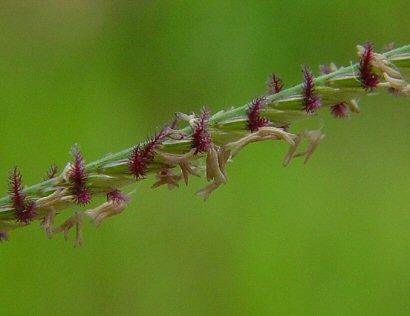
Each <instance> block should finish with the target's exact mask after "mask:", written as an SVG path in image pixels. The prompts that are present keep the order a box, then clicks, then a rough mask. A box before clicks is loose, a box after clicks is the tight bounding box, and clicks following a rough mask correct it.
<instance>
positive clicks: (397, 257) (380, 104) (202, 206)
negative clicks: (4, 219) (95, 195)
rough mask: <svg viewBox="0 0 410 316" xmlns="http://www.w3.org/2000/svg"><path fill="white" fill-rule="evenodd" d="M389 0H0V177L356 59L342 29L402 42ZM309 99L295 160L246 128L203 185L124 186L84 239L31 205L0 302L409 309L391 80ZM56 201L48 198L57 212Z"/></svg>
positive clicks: (8, 249)
mask: <svg viewBox="0 0 410 316" xmlns="http://www.w3.org/2000/svg"><path fill="white" fill-rule="evenodd" d="M409 19H410V11H409V10H408V3H407V1H398V0H390V1H387V2H378V3H377V4H376V3H375V2H374V1H372V0H363V1H360V2H358V1H351V0H350V1H349V0H347V1H327V2H324V1H319V0H317V1H286V2H284V1H220V0H218V1H213V0H209V1H178V0H174V1H155V0H149V1H1V2H0V34H1V35H0V109H1V111H0V162H1V163H0V175H1V176H2V178H3V181H1V183H0V189H1V192H4V193H6V191H7V175H8V172H9V171H10V170H11V169H12V167H13V166H14V165H18V166H19V168H20V169H21V170H22V172H23V174H24V181H25V183H27V184H34V183H36V182H37V181H39V180H40V179H41V178H42V177H43V176H44V173H45V172H46V170H47V169H48V167H49V166H50V164H52V163H57V164H59V165H60V166H64V164H65V163H66V162H67V161H68V160H69V159H70V155H69V150H70V147H71V146H72V145H73V144H74V143H79V144H80V145H81V148H82V151H83V154H84V156H85V157H86V159H87V160H88V161H92V160H94V159H97V158H99V157H101V156H103V155H105V154H107V153H108V152H115V151H118V150H121V149H124V148H126V147H129V146H131V145H133V144H134V143H136V142H137V141H140V140H142V139H144V138H145V137H146V136H148V135H150V134H151V133H152V132H153V131H154V130H155V128H156V127H158V126H161V125H162V124H163V123H164V122H167V121H168V120H169V118H170V117H172V115H173V113H174V112H175V111H195V110H198V109H199V108H200V107H202V106H203V105H208V106H209V108H210V109H211V110H213V111H216V110H219V109H223V108H227V107H229V106H232V105H242V104H244V103H245V102H247V101H248V100H250V99H251V98H253V97H255V96H257V95H260V94H261V93H263V92H264V89H265V80H266V77H267V75H268V74H269V73H270V72H271V71H275V72H277V73H279V74H280V75H281V76H282V78H283V79H284V81H285V84H286V85H287V86H291V85H293V84H296V83H298V82H299V81H300V78H301V73H300V65H301V64H307V65H310V66H311V67H312V68H314V69H317V68H316V66H317V65H318V64H320V63H327V62H331V61H334V62H336V63H337V64H340V65H343V64H344V65H348V64H350V62H351V61H354V60H356V51H355V45H356V44H358V43H364V42H365V41H366V40H371V41H372V42H373V43H374V45H375V46H376V47H378V48H382V47H383V46H384V45H385V44H388V43H390V42H392V41H394V42H396V44H397V46H400V45H404V44H408V43H409V40H410V38H409V36H408V35H409V34H410V24H409V23H408V21H409ZM361 106H362V113H361V114H359V115H355V116H354V117H353V118H352V119H351V120H348V121H337V120H334V119H333V118H331V117H330V116H328V115H325V116H324V119H325V121H326V124H325V127H324V132H325V133H326V134H327V138H326V139H325V141H324V143H323V144H322V145H321V147H320V148H319V150H318V151H317V152H316V153H315V155H314V156H313V158H312V160H311V161H310V162H309V164H307V165H303V163H302V161H299V160H295V161H293V162H292V164H291V165H290V166H289V167H287V168H283V167H282V166H281V161H282V157H283V155H284V154H285V152H286V150H287V146H286V145H284V144H280V143H279V142H278V143H275V144H272V143H266V144H262V143H261V144H254V145H252V146H249V147H248V148H246V150H244V151H243V152H242V153H241V155H239V156H238V157H237V159H235V162H234V163H233V164H231V165H230V166H229V167H228V172H229V177H230V183H229V185H227V186H224V187H222V188H220V189H219V190H218V191H216V192H215V194H214V195H213V196H211V198H210V199H209V200H208V201H207V202H206V203H204V202H203V201H202V200H201V199H200V198H198V197H196V196H195V195H194V193H195V191H196V190H197V189H199V188H200V187H202V186H203V183H202V182H201V181H200V180H196V179H193V181H191V185H190V186H189V187H181V188H180V189H178V190H175V191H173V192H169V191H167V190H166V188H160V189H157V190H152V189H150V185H151V183H152V179H148V180H147V181H143V182H142V183H141V184H138V185H135V186H131V187H129V188H128V190H133V189H136V190H137V192H136V193H135V194H134V196H133V201H132V203H131V205H130V206H129V208H128V209H127V210H126V212H124V213H123V214H122V215H121V216H118V217H115V218H112V219H111V220H109V221H106V222H104V223H103V225H102V226H101V227H99V228H98V229H96V228H95V227H94V226H93V225H91V224H89V223H87V224H86V225H85V230H84V235H85V243H84V246H83V247H81V248H78V249H75V248H73V246H72V240H69V241H68V242H66V241H64V240H63V238H62V236H56V237H55V238H54V239H53V240H51V241H50V240H47V238H46V237H45V235H44V233H42V232H41V231H40V230H39V228H38V225H37V223H35V224H33V225H31V226H30V227H28V228H25V229H22V230H19V231H16V232H14V233H12V234H11V236H10V239H11V240H10V241H9V242H6V243H2V244H1V245H0V265H1V268H0V282H1V296H0V310H1V313H2V314H4V315H409V314H410V207H409V201H410V200H409V196H410V188H409V179H410V166H409V160H410V146H409V144H410V135H409V132H410V126H409V117H410V100H408V99H404V98H395V97H392V96H388V95H382V96H375V97H369V98H366V99H364V100H362V102H361ZM60 219H62V218H60Z"/></svg>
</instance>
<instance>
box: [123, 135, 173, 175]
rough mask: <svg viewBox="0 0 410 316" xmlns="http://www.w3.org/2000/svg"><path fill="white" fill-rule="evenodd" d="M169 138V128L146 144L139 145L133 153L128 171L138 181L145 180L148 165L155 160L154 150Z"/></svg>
mask: <svg viewBox="0 0 410 316" xmlns="http://www.w3.org/2000/svg"><path fill="white" fill-rule="evenodd" d="M166 136H167V128H164V129H162V130H161V131H160V132H158V133H156V134H155V135H154V136H153V137H151V138H149V139H148V140H147V141H146V142H145V144H143V145H141V144H137V145H136V146H135V147H134V149H133V150H132V151H131V154H130V156H129V158H128V170H129V171H130V172H131V173H132V174H133V175H134V176H135V178H136V179H139V178H143V177H144V176H145V174H146V171H147V165H148V163H149V162H151V161H152V160H153V159H154V150H155V148H157V147H158V145H159V144H160V143H161V141H162V140H163V139H164V138H165V137H166Z"/></svg>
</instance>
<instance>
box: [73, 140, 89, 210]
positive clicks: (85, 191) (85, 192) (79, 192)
mask: <svg viewBox="0 0 410 316" xmlns="http://www.w3.org/2000/svg"><path fill="white" fill-rule="evenodd" d="M73 155H74V161H73V162H72V164H71V170H70V171H69V173H68V178H69V181H70V186H71V187H70V191H71V194H72V195H73V196H74V201H75V203H77V204H78V205H86V204H88V203H90V201H91V192H90V190H89V188H88V185H87V173H86V171H85V167H84V159H83V156H82V155H81V152H80V149H79V148H78V146H77V145H75V146H74V148H73Z"/></svg>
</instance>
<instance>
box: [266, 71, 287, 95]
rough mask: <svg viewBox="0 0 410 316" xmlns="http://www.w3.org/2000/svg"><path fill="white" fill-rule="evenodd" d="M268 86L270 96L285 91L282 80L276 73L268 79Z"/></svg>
mask: <svg viewBox="0 0 410 316" xmlns="http://www.w3.org/2000/svg"><path fill="white" fill-rule="evenodd" d="M267 86H268V93H269V94H275V93H278V92H280V91H282V89H283V83H282V79H280V78H279V76H278V75H276V74H275V73H272V74H271V75H270V76H269V78H268V82H267Z"/></svg>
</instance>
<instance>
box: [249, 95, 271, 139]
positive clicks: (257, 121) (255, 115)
mask: <svg viewBox="0 0 410 316" xmlns="http://www.w3.org/2000/svg"><path fill="white" fill-rule="evenodd" d="M264 102H265V99H264V98H256V99H254V100H253V101H252V103H251V105H250V106H249V108H248V111H247V112H246V114H247V116H248V123H247V127H248V129H249V130H250V131H251V132H256V131H257V130H258V129H259V128H261V127H264V126H268V125H269V120H268V119H266V118H263V117H261V116H260V110H261V109H262V108H263V105H264Z"/></svg>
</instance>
